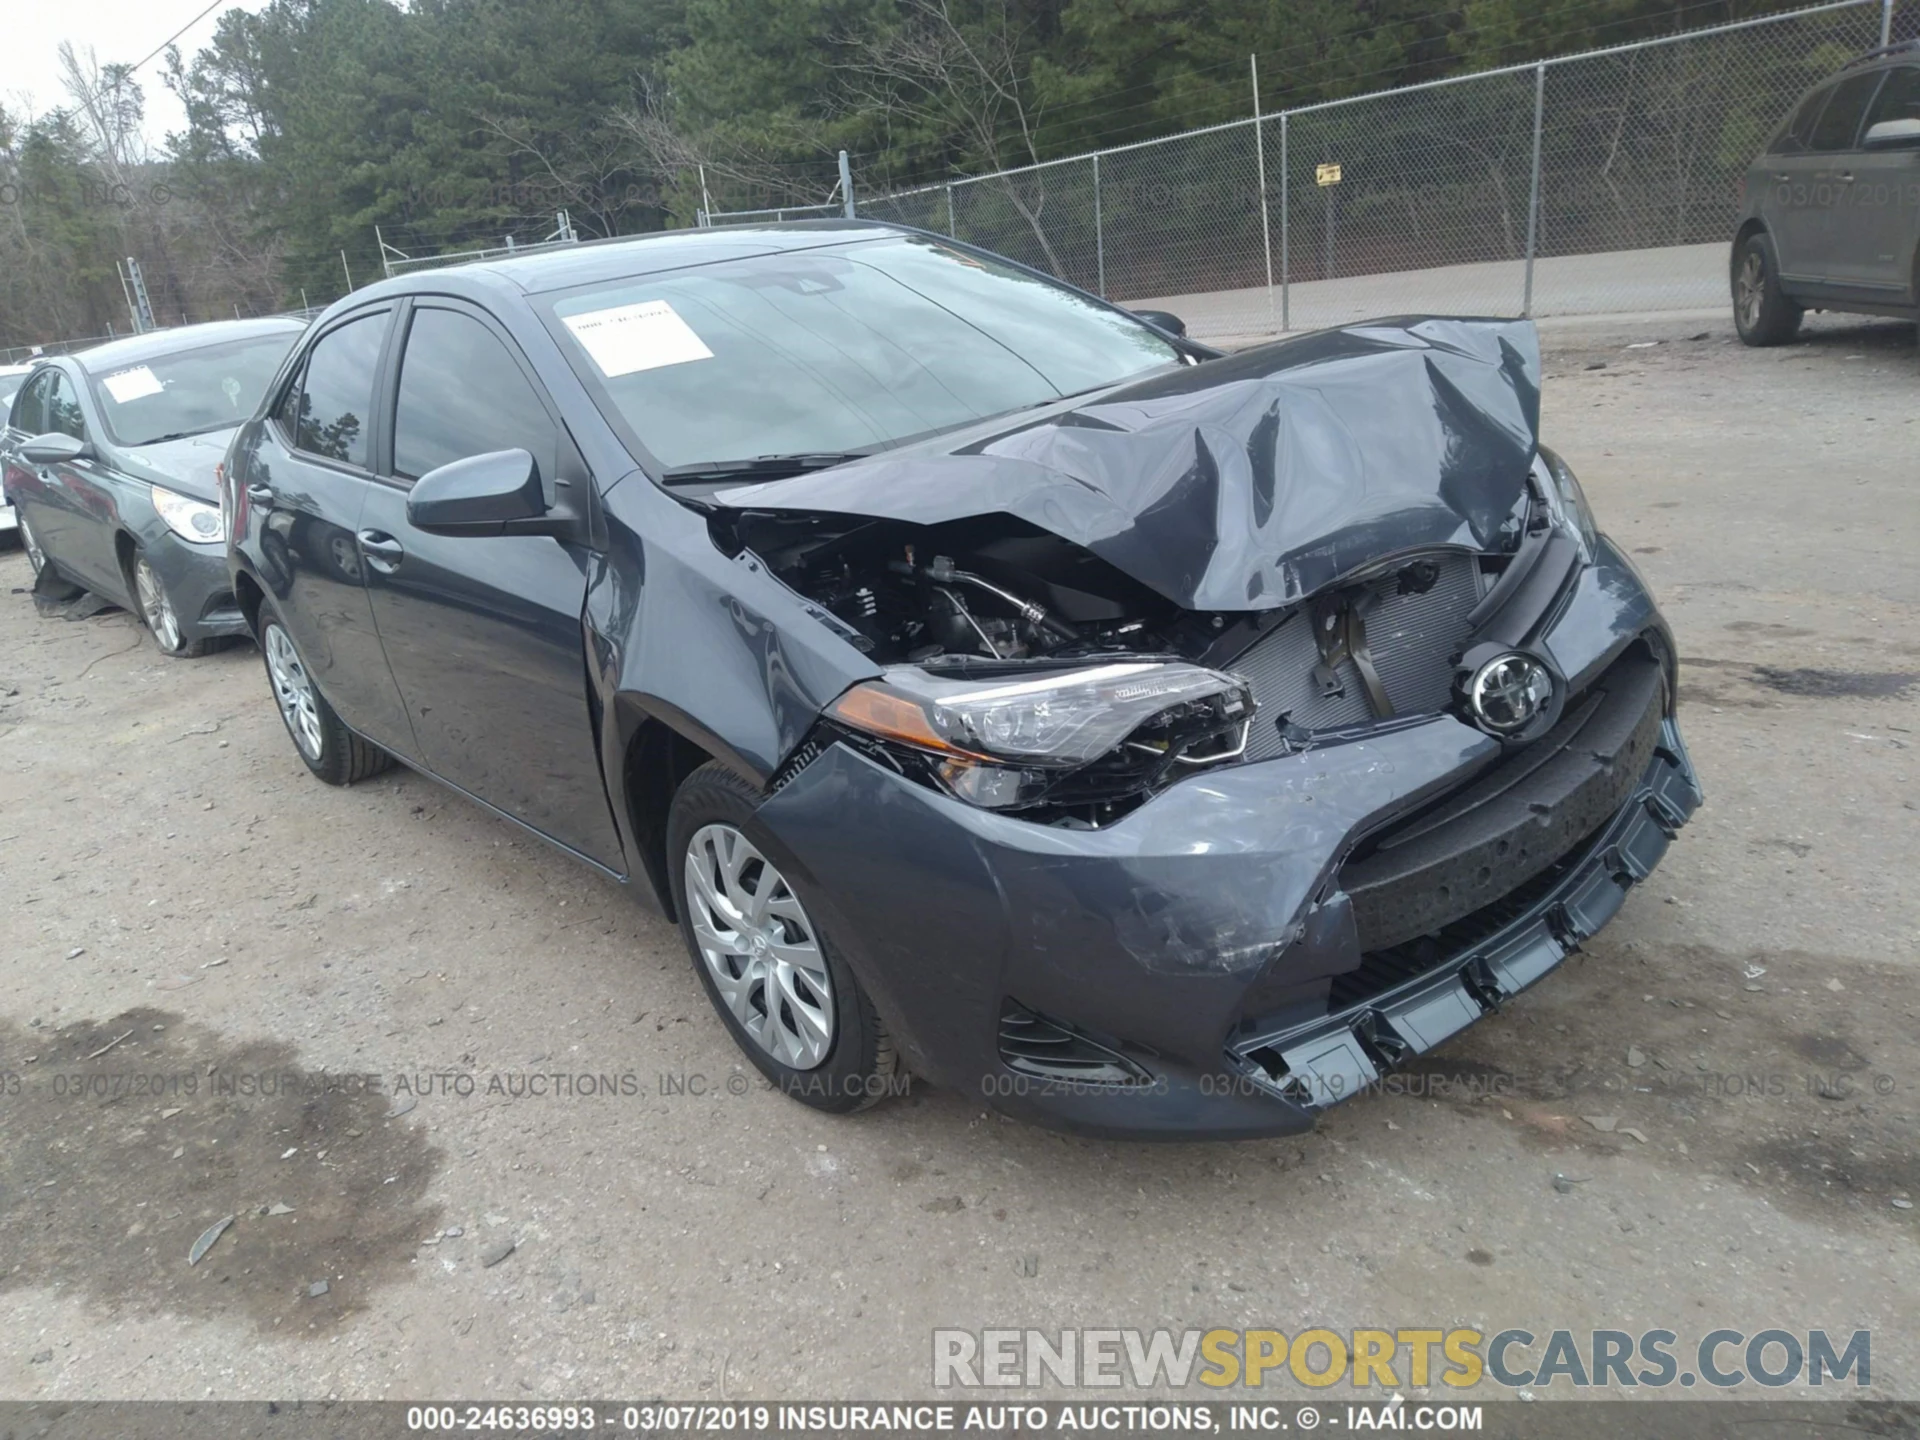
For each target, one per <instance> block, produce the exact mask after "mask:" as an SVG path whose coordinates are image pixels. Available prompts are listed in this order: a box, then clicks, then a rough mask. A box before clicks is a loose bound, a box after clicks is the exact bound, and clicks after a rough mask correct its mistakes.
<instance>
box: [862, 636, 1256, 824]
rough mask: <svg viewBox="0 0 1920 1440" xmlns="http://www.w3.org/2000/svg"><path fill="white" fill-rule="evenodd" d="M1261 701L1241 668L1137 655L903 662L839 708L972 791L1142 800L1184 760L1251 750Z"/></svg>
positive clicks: (1031, 798) (927, 769)
mask: <svg viewBox="0 0 1920 1440" xmlns="http://www.w3.org/2000/svg"><path fill="white" fill-rule="evenodd" d="M1253 710H1254V701H1253V696H1252V693H1251V692H1250V690H1249V689H1248V687H1247V684H1246V682H1245V681H1244V680H1241V679H1240V678H1239V677H1238V676H1234V675H1228V674H1225V673H1223V672H1221V671H1218V670H1208V669H1204V668H1203V667H1201V666H1198V665H1189V664H1186V663H1185V662H1182V661H1169V660H1153V659H1140V660H1135V659H1125V660H1116V661H1113V662H1110V663H1107V664H1093V665H1087V666H1078V667H1074V668H1070V669H1062V670H1054V671H1049V672H1044V673H1041V674H1038V675H1035V674H1032V673H1031V672H1028V673H1014V674H1010V675H1002V676H996V677H994V678H992V679H987V680H969V679H952V678H948V677H945V676H939V675H933V674H930V673H928V672H927V671H926V670H923V669H920V668H919V667H917V666H912V665H897V666H893V667H891V668H889V669H888V670H887V672H886V673H885V675H884V676H883V677H882V678H881V679H879V680H869V681H866V682H864V683H862V684H859V685H856V686H854V687H853V688H852V689H851V690H849V691H847V692H846V693H845V694H844V695H842V696H841V697H840V698H839V699H838V700H836V701H834V703H833V704H832V705H831V706H829V707H828V710H827V714H828V716H829V718H831V719H833V720H836V721H838V722H839V723H840V724H842V725H844V726H846V727H848V728H849V729H851V730H853V731H856V732H859V733H861V734H863V735H867V736H871V737H873V738H875V739H878V740H880V741H882V742H884V743H885V744H887V745H888V746H889V747H893V748H896V749H900V750H904V751H905V752H907V754H908V755H909V756H911V757H913V758H914V759H916V760H918V761H919V762H920V766H919V768H920V771H921V773H922V774H923V775H924V776H925V777H927V778H930V779H932V780H933V781H935V782H936V783H937V784H939V785H940V787H941V788H943V789H945V790H947V791H948V792H950V793H951V794H953V795H956V796H958V797H959V798H960V799H962V800H965V801H967V802H968V803H970V804H974V805H979V806H982V807H985V808H987V809H992V810H1013V809H1021V808H1025V807H1028V806H1032V805H1034V804H1037V803H1039V802H1041V801H1043V800H1049V799H1051V800H1054V801H1056V802H1063V801H1065V800H1071V801H1072V802H1073V803H1077V804H1080V805H1082V806H1088V807H1093V808H1098V807H1099V806H1102V805H1106V806H1109V807H1111V806H1112V805H1114V804H1117V803H1119V802H1121V801H1131V802H1137V800H1139V799H1144V798H1145V796H1146V795H1147V794H1149V793H1151V792H1152V790H1153V789H1154V788H1157V786H1158V785H1161V784H1165V783H1167V782H1168V781H1169V780H1170V779H1171V777H1172V776H1173V775H1174V774H1175V773H1178V772H1179V771H1180V770H1182V769H1190V768H1191V767H1193V766H1196V765H1206V764H1212V763H1215V762H1218V761H1221V760H1226V759H1231V758H1233V757H1234V756H1236V755H1238V754H1240V753H1241V751H1242V750H1244V749H1245V748H1246V733H1247V726H1248V724H1249V723H1250V722H1251V721H1252V718H1253Z"/></svg>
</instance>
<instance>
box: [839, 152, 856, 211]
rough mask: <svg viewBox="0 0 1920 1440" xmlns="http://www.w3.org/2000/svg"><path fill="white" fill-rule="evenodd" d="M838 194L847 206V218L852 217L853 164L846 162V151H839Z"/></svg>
mask: <svg viewBox="0 0 1920 1440" xmlns="http://www.w3.org/2000/svg"><path fill="white" fill-rule="evenodd" d="M840 195H841V199H842V200H843V201H844V202H845V204H846V208H847V219H849V220H851V219H853V166H851V165H850V164H848V163H847V152H846V151H844V150H842V151H841V152H840Z"/></svg>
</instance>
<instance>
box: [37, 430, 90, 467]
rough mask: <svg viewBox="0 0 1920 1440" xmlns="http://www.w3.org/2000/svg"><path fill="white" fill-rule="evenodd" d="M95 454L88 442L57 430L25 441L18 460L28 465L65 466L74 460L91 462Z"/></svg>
mask: <svg viewBox="0 0 1920 1440" xmlns="http://www.w3.org/2000/svg"><path fill="white" fill-rule="evenodd" d="M95 453H96V452H95V450H94V448H93V446H92V444H91V443H90V442H88V441H85V440H76V439H75V438H74V437H73V436H71V435H65V434H62V433H61V432H60V431H58V430H54V431H50V432H49V433H47V434H45V435H36V436H34V437H33V438H32V439H31V440H28V441H25V442H24V443H23V444H22V445H21V446H20V451H19V454H20V458H21V459H22V460H24V461H25V462H26V463H27V464H29V465H66V464H70V463H71V462H73V461H75V460H91V459H93V458H94V456H95Z"/></svg>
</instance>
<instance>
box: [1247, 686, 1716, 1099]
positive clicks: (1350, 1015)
mask: <svg viewBox="0 0 1920 1440" xmlns="http://www.w3.org/2000/svg"><path fill="white" fill-rule="evenodd" d="M1700 798H1701V797H1700V789H1699V782H1698V780H1697V779H1696V778H1695V776H1694V772H1693V766H1692V764H1691V762H1690V761H1689V760H1688V759H1687V754H1686V747H1685V746H1684V745H1683V744H1682V743H1681V740H1680V732H1679V729H1678V728H1677V727H1676V726H1675V725H1674V723H1673V722H1672V721H1671V720H1664V719H1663V720H1661V721H1660V723H1659V725H1658V728H1657V731H1656V743H1655V745H1654V748H1653V751H1652V754H1651V756H1650V757H1649V759H1648V761H1647V763H1646V766H1645V768H1644V769H1642V770H1640V771H1639V772H1638V773H1637V774H1636V775H1635V776H1634V783H1633V784H1631V785H1630V786H1629V787H1628V790H1627V795H1626V797H1625V799H1624V800H1623V801H1622V803H1621V805H1620V808H1619V809H1618V810H1617V811H1616V812H1615V813H1614V814H1613V815H1612V816H1611V817H1610V818H1609V819H1608V820H1607V822H1606V823H1605V824H1604V825H1602V826H1601V827H1600V828H1599V830H1598V831H1597V832H1595V833H1594V834H1592V835H1591V836H1589V837H1588V839H1587V840H1586V842H1585V843H1583V844H1580V845H1577V846H1575V848H1574V849H1573V850H1572V851H1571V852H1569V853H1568V854H1566V855H1563V856H1561V857H1560V858H1559V859H1558V860H1556V861H1555V862H1554V863H1553V864H1552V865H1550V866H1548V867H1547V868H1545V869H1543V870H1541V871H1540V872H1539V873H1537V874H1536V875H1534V876H1533V877H1531V878H1530V879H1529V880H1528V881H1526V882H1525V883H1524V884H1523V885H1521V886H1520V887H1518V888H1517V889H1515V890H1513V891H1510V892H1508V893H1507V894H1506V895H1503V896H1501V897H1500V898H1499V899H1498V900H1497V901H1495V902H1493V903H1491V904H1489V905H1487V906H1483V907H1482V908H1481V909H1479V910H1477V911H1475V912H1474V913H1473V914H1471V915H1469V916H1465V917H1462V918H1461V919H1460V920H1458V921H1456V922H1454V923H1453V924H1451V925H1449V926H1447V927H1445V928H1443V929H1442V930H1440V931H1439V932H1438V933H1437V934H1434V935H1431V936H1426V937H1422V940H1421V941H1420V942H1419V943H1418V945H1416V946H1402V947H1395V948H1393V949H1389V950H1383V951H1375V952H1372V953H1369V954H1368V955H1367V956H1366V958H1365V962H1364V963H1363V964H1362V965H1361V967H1360V969H1359V971H1357V972H1355V973H1354V974H1353V975H1352V976H1348V977H1343V979H1342V980H1341V981H1336V983H1335V988H1334V992H1333V996H1332V999H1333V1002H1334V1007H1335V1008H1334V1012H1333V1013H1332V1014H1330V1015H1328V1016H1327V1017H1325V1018H1324V1019H1321V1020H1317V1021H1312V1022H1309V1023H1306V1024H1301V1025H1294V1026H1287V1027H1284V1028H1278V1029H1275V1030H1273V1031H1270V1032H1265V1033H1262V1032H1260V1031H1259V1030H1258V1028H1257V1027H1255V1028H1254V1029H1253V1033H1250V1034H1247V1033H1243V1034H1242V1035H1240V1036H1239V1037H1238V1038H1236V1039H1235V1040H1234V1041H1233V1042H1232V1043H1231V1044H1230V1045H1229V1047H1228V1050H1227V1058H1228V1063H1229V1064H1230V1065H1232V1066H1234V1067H1236V1068H1237V1069H1238V1071H1239V1073H1241V1074H1243V1075H1245V1076H1247V1077H1248V1078H1249V1079H1250V1080H1252V1081H1254V1082H1255V1083H1257V1084H1260V1085H1263V1086H1265V1087H1268V1088H1270V1089H1271V1090H1272V1091H1273V1092H1274V1093H1276V1094H1279V1095H1282V1096H1284V1097H1286V1098H1287V1099H1290V1100H1293V1101H1294V1102H1296V1103H1297V1104H1300V1105H1303V1106H1305V1107H1306V1108H1308V1109H1319V1108H1323V1107H1325V1106H1328V1105H1332V1104H1335V1103H1337V1102H1338V1101H1341V1100H1344V1099H1347V1098H1349V1097H1351V1096H1353V1095H1355V1094H1358V1093H1359V1092H1360V1091H1362V1090H1364V1089H1366V1088H1367V1087H1368V1086H1369V1085H1372V1084H1373V1083H1374V1082H1375V1081H1376V1080H1378V1079H1379V1078H1380V1076H1381V1074H1382V1073H1383V1072H1384V1071H1386V1070H1389V1069H1392V1068H1393V1067H1394V1066H1397V1065H1400V1064H1403V1063H1405V1062H1406V1061H1407V1060H1409V1059H1411V1058H1412V1057H1413V1056H1416V1055H1420V1054H1423V1053H1425V1052H1426V1051H1428V1050H1431V1049H1433V1048H1434V1047H1435V1046H1437V1045H1439V1044H1441V1043H1443V1042H1444V1041H1446V1040H1447V1039H1448V1038H1450V1037H1451V1036H1453V1035H1455V1034H1457V1033H1459V1032H1460V1031H1461V1030H1463V1029H1465V1028H1466V1027H1467V1026H1469V1025H1471V1024H1473V1023H1474V1021H1476V1020H1478V1019H1479V1018H1480V1017H1481V1016H1482V1015H1484V1014H1486V1013H1487V1012H1488V1011H1489V1010H1492V1009H1494V1008H1495V1007H1497V1006H1498V1005H1499V1004H1500V1003H1501V1002H1502V1001H1504V1000H1506V999H1507V998H1509V997H1511V996H1513V995H1517V994H1519V993H1520V992H1521V991H1522V990H1524V989H1526V988H1527V987H1528V986H1529V985H1531V984H1533V983H1534V982H1535V981H1536V980H1538V979H1540V978H1541V977H1542V976H1543V975H1545V974H1547V972H1549V971H1550V970H1552V969H1553V968H1554V967H1555V966H1556V965H1558V964H1559V963H1560V962H1561V961H1562V960H1564V959H1565V958H1566V957H1567V956H1568V955H1569V954H1571V953H1572V952H1573V951H1574V950H1576V949H1577V948H1579V946H1580V944H1581V942H1582V941H1584V940H1585V939H1586V938H1587V937H1588V936H1590V935H1592V934H1593V933H1594V932H1596V931H1597V930H1599V929H1600V927H1601V926H1603V925H1605V924H1606V923H1607V921H1608V920H1610V919H1611V918H1612V917H1613V916H1614V915H1615V914H1616V913H1617V912H1618V910H1619V909H1620V906H1621V904H1622V903H1623V902H1624V901H1625V899H1626V894H1627V891H1628V890H1629V889H1631V888H1632V887H1633V886H1634V885H1636V884H1638V883H1639V882H1640V881H1642V880H1644V879H1646V877H1647V876H1648V875H1649V874H1651V873H1652V871H1653V868H1654V867H1655V866H1656V865H1657V864H1659V862H1660V859H1661V857H1662V855H1664V854H1665V853H1666V848H1667V845H1668V842H1669V841H1670V840H1671V839H1672V838H1673V836H1674V835H1675V834H1677V833H1678V831H1679V829H1680V827H1681V826H1683V825H1685V824H1686V823H1687V820H1688V818H1689V817H1690V816H1691V815H1692V814H1693V811H1694V809H1695V808H1696V807H1697V806H1698V805H1699V804H1700Z"/></svg>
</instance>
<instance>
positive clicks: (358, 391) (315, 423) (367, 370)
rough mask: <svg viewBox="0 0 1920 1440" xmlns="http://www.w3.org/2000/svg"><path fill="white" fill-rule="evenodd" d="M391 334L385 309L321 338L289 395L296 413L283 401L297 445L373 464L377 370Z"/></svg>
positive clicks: (355, 463) (284, 416) (328, 457)
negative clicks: (371, 432) (370, 457)
mask: <svg viewBox="0 0 1920 1440" xmlns="http://www.w3.org/2000/svg"><path fill="white" fill-rule="evenodd" d="M386 337H387V312H385V311H382V312H380V313H379V314H375V315H362V316H360V317H359V318H358V319H355V320H349V321H348V322H347V323H346V324H344V325H342V326H340V327H339V328H338V329H337V330H329V331H328V332H327V333H326V334H325V335H322V336H321V337H320V339H319V341H318V343H316V344H315V345H314V347H313V349H312V351H311V352H310V353H309V354H308V356H307V363H306V370H305V372H304V374H303V375H302V376H301V378H300V380H299V381H298V383H297V384H296V385H295V387H294V389H293V391H292V392H291V393H290V394H289V396H288V399H289V400H290V401H291V402H292V406H293V409H292V413H291V414H288V413H286V411H285V407H284V405H283V410H282V416H281V419H282V422H283V424H289V425H290V428H291V430H292V432H293V444H294V448H295V449H298V450H304V451H305V452H306V453H307V454H309V455H317V456H319V457H320V458H322V459H324V460H337V461H340V462H341V463H342V464H346V465H352V466H356V467H357V468H359V469H362V470H364V469H366V468H367V454H368V443H369V436H368V433H367V429H368V425H369V423H370V422H371V419H372V416H373V382H374V372H375V371H376V370H377V369H378V368H379V364H380V347H381V345H382V344H383V343H384V342H385V340H386Z"/></svg>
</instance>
